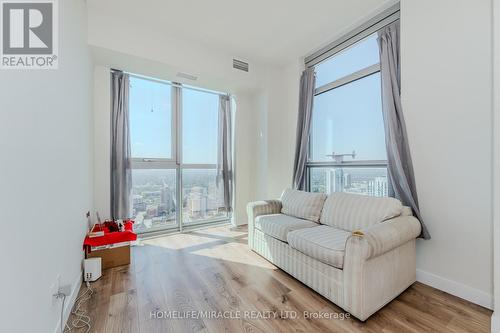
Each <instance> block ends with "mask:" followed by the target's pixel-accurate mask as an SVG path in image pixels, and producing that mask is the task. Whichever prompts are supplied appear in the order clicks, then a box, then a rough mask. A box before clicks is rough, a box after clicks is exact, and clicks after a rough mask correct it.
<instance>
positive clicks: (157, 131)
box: [130, 35, 386, 164]
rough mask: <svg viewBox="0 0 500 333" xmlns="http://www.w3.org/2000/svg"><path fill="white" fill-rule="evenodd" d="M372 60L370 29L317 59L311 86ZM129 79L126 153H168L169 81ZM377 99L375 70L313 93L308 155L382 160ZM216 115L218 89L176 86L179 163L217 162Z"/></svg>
mask: <svg viewBox="0 0 500 333" xmlns="http://www.w3.org/2000/svg"><path fill="white" fill-rule="evenodd" d="M378 62H379V54H378V45H377V41H376V35H372V36H370V37H368V38H366V39H364V40H363V41H361V42H359V43H357V44H355V45H354V46H352V47H350V48H348V49H347V50H345V51H342V52H341V53H339V54H337V55H336V56H334V57H332V58H330V59H328V60H326V61H324V62H323V63H320V64H318V65H317V66H316V87H320V86H322V85H324V84H327V83H329V82H332V81H335V80H337V79H339V78H341V77H343V76H345V75H348V74H351V73H353V72H355V71H357V70H360V69H363V68H366V67H368V66H370V65H373V64H376V63H378ZM130 82H131V89H130V127H131V128H130V130H131V149H132V156H133V157H141V158H172V106H171V101H172V100H171V96H170V90H171V86H170V85H168V84H163V83H159V82H155V81H151V80H146V79H141V78H137V77H131V78H130ZM381 104H382V103H381V92H380V74H379V73H376V74H373V75H370V76H368V77H365V78H363V79H360V80H358V81H355V82H353V83H350V84H348V85H344V86H341V87H339V88H336V89H333V90H330V91H328V92H325V93H323V94H321V95H318V96H316V97H315V99H314V110H313V121H312V135H311V142H312V146H311V147H312V150H311V157H312V160H313V161H322V162H326V161H331V160H332V159H331V157H328V156H326V155H328V154H332V153H333V152H335V153H336V154H345V153H351V152H352V151H353V150H355V151H356V154H357V156H356V159H355V160H385V159H386V151H385V138H384V128H383V121H382V107H381ZM290 112H297V111H296V110H290ZM217 117H218V95H216V94H212V93H207V92H200V91H196V90H192V89H187V88H183V89H182V152H183V163H188V164H215V163H216V162H217ZM290 144H294V143H293V142H292V143H290ZM345 160H346V161H348V160H351V158H346V159H345Z"/></svg>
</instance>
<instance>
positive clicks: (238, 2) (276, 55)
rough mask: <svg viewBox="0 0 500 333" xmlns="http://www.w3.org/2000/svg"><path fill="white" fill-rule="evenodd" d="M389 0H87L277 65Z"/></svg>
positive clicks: (106, 11) (111, 12)
mask: <svg viewBox="0 0 500 333" xmlns="http://www.w3.org/2000/svg"><path fill="white" fill-rule="evenodd" d="M388 2H390V3H394V1H391V0H309V1H307V0H288V1H287V0H245V1H243V0H211V1H209V0H141V1H138V0H88V2H87V3H88V7H89V15H92V12H94V13H99V15H106V16H115V17H118V18H120V19H123V20H125V21H127V22H133V23H134V24H135V25H141V26H147V27H148V28H150V29H157V30H159V31H162V32H163V33H165V34H166V35H170V36H172V37H175V38H183V39H187V40H189V41H191V42H196V43H201V44H204V45H207V46H209V47H213V48H217V49H219V50H222V51H224V52H227V53H231V54H233V55H234V56H235V57H240V58H243V60H248V61H251V60H255V61H259V62H263V63H269V64H280V63H286V62H289V61H292V60H295V59H297V58H299V57H302V56H304V55H306V54H308V53H310V52H311V51H313V50H315V49H317V48H319V47H320V46H322V45H324V44H325V43H327V42H328V41H331V40H332V39H333V38H335V37H337V36H338V35H339V34H340V33H341V32H343V31H344V30H345V29H347V28H348V27H350V26H352V25H353V24H355V23H356V22H358V21H359V20H361V19H363V18H364V17H366V16H367V15H369V14H371V13H373V12H374V11H376V10H378V9H379V8H380V7H382V6H386V5H387V3H388Z"/></svg>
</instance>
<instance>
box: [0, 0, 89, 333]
mask: <svg viewBox="0 0 500 333" xmlns="http://www.w3.org/2000/svg"><path fill="white" fill-rule="evenodd" d="M59 22H60V23H59V24H60V32H59V38H60V40H59V47H60V52H59V69H57V70H26V71H22V70H4V71H1V73H0V147H1V149H0V150H1V151H2V154H1V157H0V159H1V163H0V165H1V167H0V169H1V172H0V203H1V204H0V205H1V212H2V222H1V225H2V231H1V235H0V244H1V245H0V246H1V251H0V262H2V274H1V275H0V288H1V293H0V294H1V295H2V296H1V297H0V322H1V325H2V328H1V330H2V331H3V332H54V330H55V329H56V327H58V325H59V314H60V309H61V303H60V301H57V302H53V298H52V296H51V293H52V290H51V286H52V284H53V283H54V282H55V281H56V276H57V275H58V274H60V276H61V284H63V285H64V284H72V285H73V286H79V283H80V281H81V259H82V255H83V252H82V241H83V237H84V235H85V232H86V227H87V221H86V218H85V213H86V212H87V211H88V210H91V209H92V167H91V166H92V145H91V140H92V132H93V130H92V128H93V127H92V113H91V109H92V108H91V101H92V92H91V78H92V72H91V61H90V54H89V51H88V48H87V46H86V9H85V4H84V1H80V0H72V1H67V0H64V1H59ZM68 303H69V302H68Z"/></svg>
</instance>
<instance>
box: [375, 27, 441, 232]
mask: <svg viewBox="0 0 500 333" xmlns="http://www.w3.org/2000/svg"><path fill="white" fill-rule="evenodd" d="M399 30H400V29H399V21H397V22H395V23H392V24H390V25H388V26H387V27H385V28H383V29H381V30H380V31H379V32H378V45H379V52H380V73H381V77H382V113H383V116H384V127H385V144H386V149H387V162H388V173H389V181H390V184H391V185H392V189H393V193H391V194H392V195H393V196H394V197H396V198H397V199H399V200H401V202H403V204H404V205H406V206H409V207H411V208H412V209H413V213H414V214H415V216H416V217H417V218H418V219H419V220H420V223H421V224H422V232H421V234H420V236H419V237H421V238H424V239H430V238H431V235H430V234H429V232H428V230H427V228H426V226H425V224H424V221H423V219H422V216H421V214H420V210H419V206H418V197H417V190H416V186H415V177H414V173H413V164H412V161H411V155H410V148H409V144H408V135H407V133H406V126H405V121H404V117H403V110H402V107H401V64H400V36H399Z"/></svg>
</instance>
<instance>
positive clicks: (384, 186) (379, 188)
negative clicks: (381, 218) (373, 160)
mask: <svg viewBox="0 0 500 333" xmlns="http://www.w3.org/2000/svg"><path fill="white" fill-rule="evenodd" d="M388 194H389V185H388V183H387V178H386V177H375V178H374V179H373V180H370V181H368V195H371V196H374V197H386V196H387V195H388Z"/></svg>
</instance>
